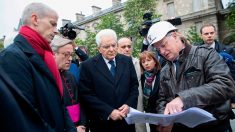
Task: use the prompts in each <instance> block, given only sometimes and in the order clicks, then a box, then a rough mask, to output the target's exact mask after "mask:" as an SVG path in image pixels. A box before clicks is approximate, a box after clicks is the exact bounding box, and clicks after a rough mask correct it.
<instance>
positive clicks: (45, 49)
mask: <svg viewBox="0 0 235 132" xmlns="http://www.w3.org/2000/svg"><path fill="white" fill-rule="evenodd" d="M57 21H58V14H57V13H56V12H55V11H54V10H53V9H51V8H50V7H48V6H46V5H44V4H42V3H31V4H29V5H28V6H27V7H25V9H24V12H23V14H22V22H23V26H22V27H21V28H20V31H19V33H18V35H17V36H16V37H15V39H14V42H13V44H11V45H9V46H8V47H7V48H6V49H4V50H3V51H2V52H1V53H0V86H1V95H2V96H1V98H0V102H1V106H2V107H1V110H0V117H1V118H0V122H1V124H0V130H1V131H15V130H18V131H25V132H28V131H49V132H54V131H56V132H63V131H68V132H75V131H78V132H85V131H91V132H135V131H137V132H145V131H146V125H145V124H135V125H128V124H127V123H126V121H125V117H127V114H128V113H129V109H130V107H132V108H135V109H138V110H140V111H144V112H150V113H159V114H165V115H169V114H175V113H178V112H181V111H183V110H186V109H188V108H191V107H199V108H202V109H204V110H206V111H208V112H210V113H212V114H213V116H214V117H215V118H216V119H217V120H216V121H213V122H208V123H204V124H201V125H199V126H196V127H194V128H188V127H186V126H184V125H182V124H179V123H175V124H171V125H169V126H161V125H159V124H150V131H151V132H156V131H159V132H170V131H175V132H178V131H195V132H196V131H213V132H227V131H231V128H230V122H229V121H230V119H231V118H232V117H233V116H234V114H233V112H232V109H231V102H230V101H231V99H232V98H233V97H234V96H235V83H234V80H233V78H232V74H233V72H232V70H230V69H231V66H232V65H230V63H226V62H227V58H226V59H224V58H223V57H224V56H225V55H224V53H227V54H230V55H233V53H232V52H231V50H232V49H230V48H227V47H224V48H222V47H221V45H220V44H218V43H217V41H214V38H213V37H214V36H213V35H215V34H216V30H215V27H214V26H213V25H206V26H204V27H202V29H201V35H202V38H204V40H205V41H204V45H202V46H192V45H191V44H190V43H189V41H187V39H186V38H185V37H184V36H183V35H182V34H181V33H180V32H178V31H177V28H176V27H175V26H173V25H172V24H171V23H169V22H166V21H161V22H157V23H155V24H153V25H152V26H151V28H150V29H149V32H148V35H147V36H146V38H147V39H146V41H148V43H149V46H152V47H154V48H155V49H156V51H157V52H158V53H159V54H160V58H161V59H163V60H164V61H165V63H164V66H163V65H162V63H160V62H159V58H158V57H156V55H155V54H154V53H153V52H151V51H143V52H142V53H140V55H139V58H134V57H132V50H133V44H132V41H131V39H130V38H128V37H122V38H120V39H118V37H117V35H116V33H115V31H114V30H112V29H103V30H101V31H99V32H98V33H97V35H96V43H97V47H98V51H99V53H98V54H97V55H96V56H94V57H92V58H88V56H87V55H86V54H84V52H79V50H81V49H80V48H78V47H76V46H75V43H74V42H73V41H72V40H69V39H67V38H64V37H63V36H60V35H58V31H57V28H56V27H57ZM214 48H215V49H216V50H214ZM222 51H223V53H222ZM74 52H75V53H76V54H80V55H81V56H80V59H81V60H82V61H83V62H82V63H80V62H77V63H76V62H75V63H76V64H75V67H74V69H72V67H71V66H72V58H73V56H74ZM85 52H86V51H85ZM217 52H219V53H220V54H221V55H219V54H218V53H217ZM227 54H226V55H227ZM221 56H222V57H221ZM73 64H74V63H73ZM78 64H79V68H78V67H77V66H78ZM229 68H230V69H229Z"/></svg>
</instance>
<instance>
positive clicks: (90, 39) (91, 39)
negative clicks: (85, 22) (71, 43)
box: [75, 31, 98, 56]
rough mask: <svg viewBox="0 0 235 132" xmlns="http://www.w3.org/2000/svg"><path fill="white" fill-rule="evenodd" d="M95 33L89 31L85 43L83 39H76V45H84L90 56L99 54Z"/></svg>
mask: <svg viewBox="0 0 235 132" xmlns="http://www.w3.org/2000/svg"><path fill="white" fill-rule="evenodd" d="M95 35H96V34H95V33H93V32H91V31H87V38H86V39H85V40H84V41H83V40H81V39H79V38H78V39H76V40H75V43H76V44H77V45H84V46H86V47H87V49H88V53H89V56H94V55H96V54H97V53H98V50H97V45H96V42H95Z"/></svg>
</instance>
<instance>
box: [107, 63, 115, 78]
mask: <svg viewBox="0 0 235 132" xmlns="http://www.w3.org/2000/svg"><path fill="white" fill-rule="evenodd" d="M109 64H110V65H111V68H110V72H111V74H112V75H113V76H115V73H116V68H115V64H114V61H113V60H110V61H109Z"/></svg>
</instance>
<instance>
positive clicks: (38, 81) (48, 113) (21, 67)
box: [0, 35, 76, 132]
mask: <svg viewBox="0 0 235 132" xmlns="http://www.w3.org/2000/svg"><path fill="white" fill-rule="evenodd" d="M0 65H1V67H2V69H3V70H4V71H5V72H6V73H7V74H8V76H9V78H10V79H11V80H12V82H13V83H14V84H15V85H16V86H17V90H18V91H19V92H20V93H22V96H24V98H25V99H26V100H27V101H28V103H29V104H30V105H31V106H32V107H33V109H29V108H28V109H25V111H23V112H27V113H31V112H35V113H38V115H39V117H40V120H41V122H42V123H43V125H44V126H46V127H48V128H49V129H50V130H51V131H56V132H63V131H69V130H71V131H72V130H75V131H76V128H74V125H73V123H72V121H71V119H70V117H69V115H68V113H67V111H66V110H65V107H64V105H63V100H62V99H61V96H60V94H59V91H58V89H57V85H56V81H55V79H54V77H53V75H52V74H51V72H50V70H49V68H48V67H47V65H46V64H45V63H44V61H43V60H42V58H41V57H40V56H39V55H38V54H37V53H36V52H35V50H34V49H33V48H32V47H31V45H30V44H29V43H28V42H27V40H26V39H25V38H23V37H22V36H21V35H18V36H16V38H15V40H14V43H13V44H12V45H10V46H9V47H7V48H6V49H5V50H3V51H2V52H1V53H0ZM2 107H4V106H2ZM13 120H17V119H13ZM38 123H39V124H40V122H38ZM13 127H14V126H13Z"/></svg>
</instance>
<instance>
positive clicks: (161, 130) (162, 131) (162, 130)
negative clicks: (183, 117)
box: [157, 125, 173, 132]
mask: <svg viewBox="0 0 235 132" xmlns="http://www.w3.org/2000/svg"><path fill="white" fill-rule="evenodd" d="M172 128H173V125H169V126H157V131H158V132H171V130H172Z"/></svg>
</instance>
